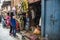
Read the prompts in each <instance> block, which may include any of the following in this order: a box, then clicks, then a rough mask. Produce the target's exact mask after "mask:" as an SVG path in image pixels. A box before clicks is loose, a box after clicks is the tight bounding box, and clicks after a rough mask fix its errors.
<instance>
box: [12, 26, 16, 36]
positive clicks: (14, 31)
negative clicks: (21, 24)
mask: <svg viewBox="0 0 60 40" xmlns="http://www.w3.org/2000/svg"><path fill="white" fill-rule="evenodd" d="M12 32H13V36H14V37H15V36H16V27H13V28H12Z"/></svg>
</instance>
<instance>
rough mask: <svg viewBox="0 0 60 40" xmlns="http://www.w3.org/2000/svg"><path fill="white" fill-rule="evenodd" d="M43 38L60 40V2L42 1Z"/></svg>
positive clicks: (56, 0)
mask: <svg viewBox="0 0 60 40" xmlns="http://www.w3.org/2000/svg"><path fill="white" fill-rule="evenodd" d="M41 1H42V3H41V5H42V6H41V7H42V10H41V11H42V27H41V30H42V32H41V33H42V36H44V37H46V35H47V36H48V38H49V40H60V0H41Z"/></svg>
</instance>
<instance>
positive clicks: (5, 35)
mask: <svg viewBox="0 0 60 40" xmlns="http://www.w3.org/2000/svg"><path fill="white" fill-rule="evenodd" d="M0 40H21V37H16V38H14V37H13V36H10V35H9V29H6V28H3V27H2V24H0Z"/></svg>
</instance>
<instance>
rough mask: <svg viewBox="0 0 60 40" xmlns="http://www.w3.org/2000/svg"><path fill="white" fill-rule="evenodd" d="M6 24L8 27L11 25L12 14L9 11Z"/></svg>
mask: <svg viewBox="0 0 60 40" xmlns="http://www.w3.org/2000/svg"><path fill="white" fill-rule="evenodd" d="M6 26H7V28H9V27H10V15H9V13H7V16H6Z"/></svg>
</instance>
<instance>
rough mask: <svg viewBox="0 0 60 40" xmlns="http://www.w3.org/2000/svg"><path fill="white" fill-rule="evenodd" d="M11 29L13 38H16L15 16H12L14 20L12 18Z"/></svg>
mask: <svg viewBox="0 0 60 40" xmlns="http://www.w3.org/2000/svg"><path fill="white" fill-rule="evenodd" d="M11 27H12V33H13V36H14V37H16V20H15V16H12V18H11Z"/></svg>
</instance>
